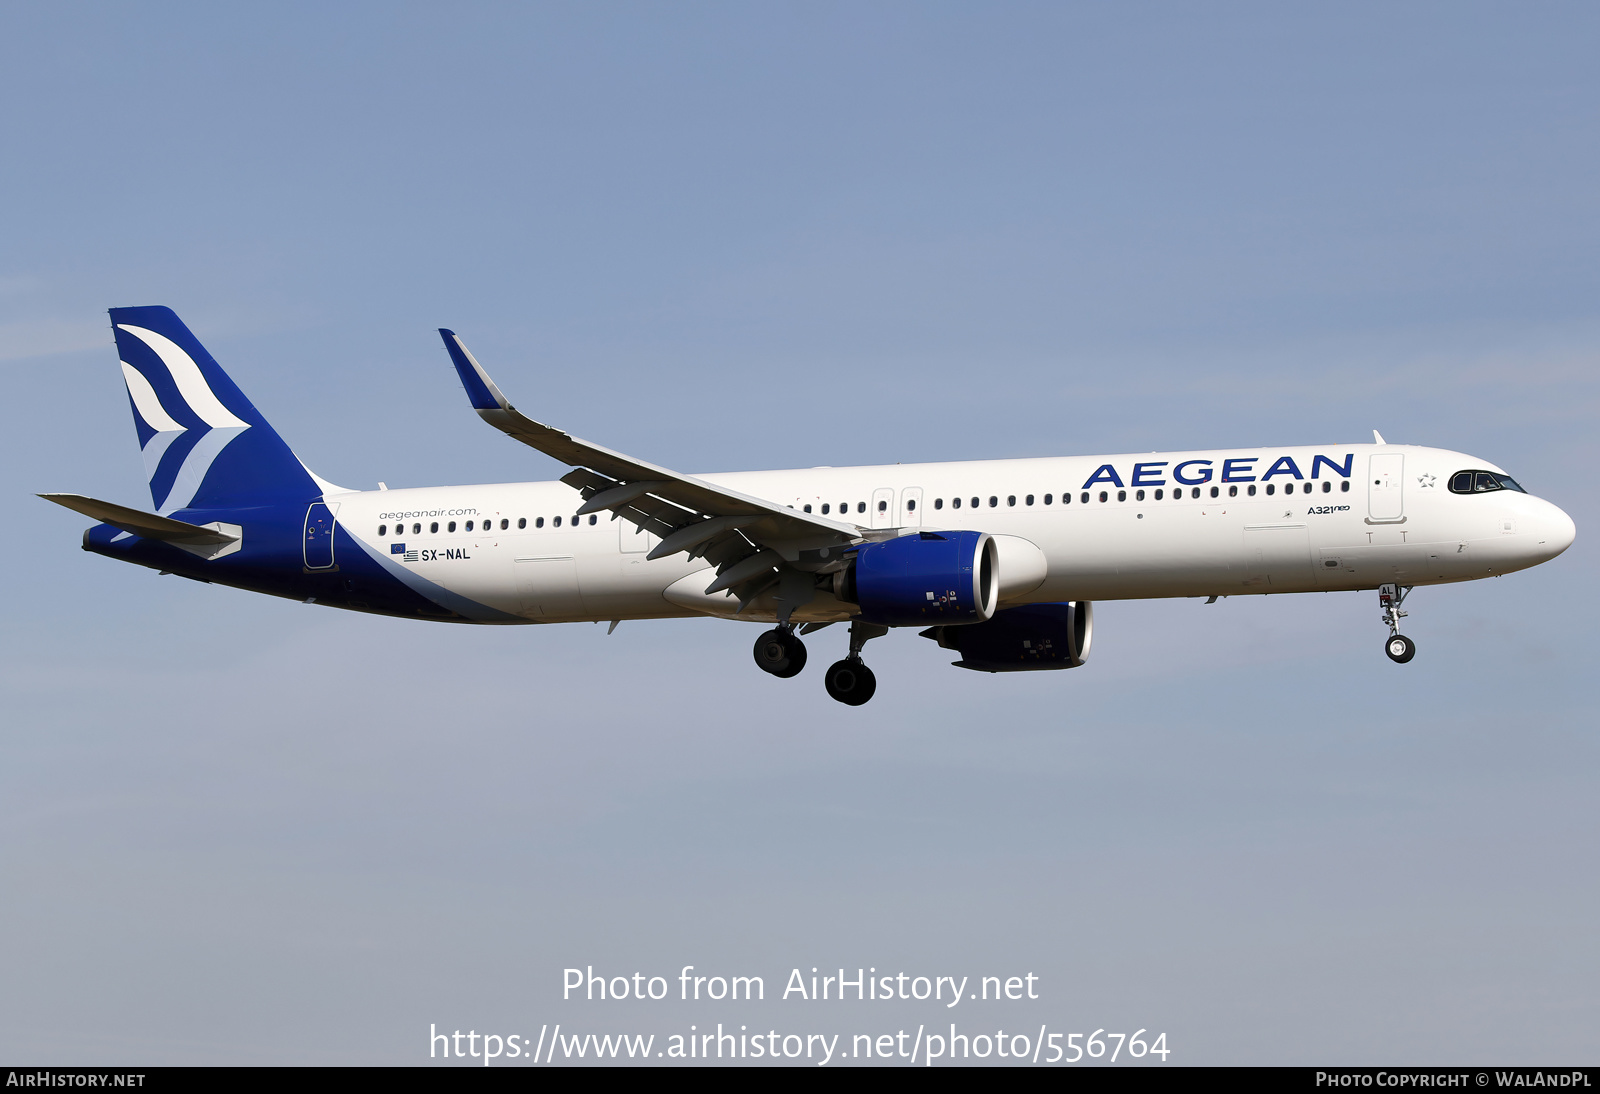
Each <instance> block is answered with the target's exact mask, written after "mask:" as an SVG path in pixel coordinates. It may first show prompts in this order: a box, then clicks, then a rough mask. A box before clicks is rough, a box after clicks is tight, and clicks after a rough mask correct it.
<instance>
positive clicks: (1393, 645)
mask: <svg viewBox="0 0 1600 1094" xmlns="http://www.w3.org/2000/svg"><path fill="white" fill-rule="evenodd" d="M1383 652H1384V653H1386V654H1388V655H1389V660H1391V661H1393V662H1394V663H1395V664H1397V665H1403V664H1405V663H1406V662H1407V661H1409V660H1411V659H1412V658H1413V657H1415V656H1416V655H1417V644H1416V643H1415V642H1413V641H1411V639H1409V638H1407V637H1406V636H1405V635H1403V634H1394V635H1390V636H1389V640H1388V641H1387V642H1385V643H1384V644H1383Z"/></svg>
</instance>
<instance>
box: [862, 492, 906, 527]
mask: <svg viewBox="0 0 1600 1094" xmlns="http://www.w3.org/2000/svg"><path fill="white" fill-rule="evenodd" d="M867 516H868V518H869V519H870V520H871V522H872V523H871V527H873V528H895V527H898V524H897V521H898V520H899V516H900V514H898V513H897V512H895V508H894V488H893V487H891V486H880V487H878V489H876V490H874V491H873V492H872V510H871V512H869V513H868V514H867Z"/></svg>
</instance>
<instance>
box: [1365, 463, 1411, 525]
mask: <svg viewBox="0 0 1600 1094" xmlns="http://www.w3.org/2000/svg"><path fill="white" fill-rule="evenodd" d="M1405 472H1406V458H1405V455H1404V453H1399V452H1395V453H1387V452H1385V453H1380V454H1378V455H1376V456H1372V457H1371V458H1370V459H1368V461H1367V519H1368V520H1373V521H1396V522H1398V521H1400V520H1403V519H1404V518H1405Z"/></svg>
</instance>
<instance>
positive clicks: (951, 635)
mask: <svg viewBox="0 0 1600 1094" xmlns="http://www.w3.org/2000/svg"><path fill="white" fill-rule="evenodd" d="M922 636H923V637H924V638H932V639H933V640H934V641H936V642H938V643H939V645H941V646H943V647H944V648H945V649H947V650H956V651H958V652H959V653H960V654H961V660H959V661H953V662H951V663H952V664H954V665H955V666H956V667H958V668H963V669H976V670H977V671H979V672H1029V671H1037V670H1041V669H1073V668H1077V667H1078V666H1079V665H1081V664H1083V663H1084V662H1085V661H1087V660H1088V659H1089V643H1090V641H1091V640H1092V639H1093V638H1094V605H1093V604H1091V603H1090V602H1089V601H1087V600H1069V601H1067V602H1066V603H1060V604H1026V605H1024V606H1022V607H1020V608H1006V609H1004V610H1003V611H999V612H996V613H995V614H994V618H993V619H990V620H988V621H987V622H983V623H976V624H973V625H972V626H969V627H949V626H939V627H929V628H928V629H927V630H925V631H923V632H922Z"/></svg>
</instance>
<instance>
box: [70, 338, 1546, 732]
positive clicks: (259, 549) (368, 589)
mask: <svg viewBox="0 0 1600 1094" xmlns="http://www.w3.org/2000/svg"><path fill="white" fill-rule="evenodd" d="M111 323H112V328H113V331H114V333H115V337H116V344H117V351H118V354H119V356H120V357H121V361H122V375H123V379H124V380H125V381H126V382H127V385H128V395H129V398H130V399H131V401H132V404H133V413H134V424H135V426H136V427H137V429H138V434H139V444H140V447H141V448H142V450H143V453H144V466H145V471H146V473H147V475H148V477H149V481H150V494H151V501H152V504H153V505H154V507H155V510H156V511H155V512H154V513H149V512H145V511H143V510H139V509H132V508H128V507H126V506H122V505H115V504H112V503H110V502H104V501H97V500H94V499H92V498H87V497H83V496H81V495H78V494H45V495H41V496H43V497H46V498H48V499H49V500H51V501H54V502H57V503H59V504H61V505H64V506H66V507H68V508H69V509H74V510H76V511H78V512H80V513H83V514H85V515H87V516H90V517H93V518H94V519H96V520H98V521H101V522H102V523H100V524H97V525H95V526H94V527H92V528H90V529H88V531H86V532H85V533H84V535H83V547H84V549H85V550H87V551H93V552H95V553H97V554H102V555H106V556H109V557H111V558H115V559H120V560H122V561H125V562H133V563H137V564H139V565H141V566H148V567H150V568H151V569H155V570H160V571H164V572H171V573H175V574H181V575H182V576H184V577H189V578H194V579H196V580H199V581H208V582H216V583H219V584H223V585H232V586H235V587H237V588H241V589H250V590H253V591H255V592H262V593H270V594H272V595H274V596H283V597H292V598H294V599H296V600H301V601H304V602H306V603H316V604H325V605H329V606H332V607H336V608H348V609H350V610H353V611H361V612H372V613H375V614H379V615H392V616H403V617H405V618H412V619H432V620H439V621H441V622H450V623H569V622H574V621H594V622H604V621H611V623H612V626H613V627H614V626H615V625H616V622H617V621H619V620H624V619H661V618H668V617H681V616H696V615H709V616H716V617H718V618H722V619H733V620H751V621H759V622H762V623H765V624H768V625H769V629H767V630H765V632H764V633H763V634H762V635H761V637H760V638H758V639H757V640H756V643H755V661H756V664H757V665H758V666H759V667H760V668H761V669H762V670H763V671H765V672H768V673H771V674H772V675H773V676H777V677H791V676H795V675H796V674H798V673H799V672H800V670H801V669H802V668H804V667H805V663H806V647H805V646H804V644H802V642H801V640H800V635H802V634H806V633H809V632H812V631H815V630H817V629H819V628H822V627H827V626H830V625H831V624H834V623H847V624H849V648H848V652H847V653H846V654H845V656H844V657H843V659H841V660H839V661H836V662H835V663H834V664H833V665H831V666H830V667H829V668H828V670H827V672H826V673H825V674H824V677H823V682H824V684H825V685H826V687H827V690H828V694H829V695H831V696H832V697H833V698H835V699H837V700H838V701H840V702H841V703H847V704H850V705H860V704H862V703H865V702H866V701H867V700H868V699H870V698H871V697H872V694H873V691H874V690H875V688H876V683H875V680H874V677H873V674H872V672H871V670H870V669H868V668H867V667H866V665H865V664H863V663H862V660H861V650H862V647H863V646H864V645H865V644H866V642H867V641H868V640H870V639H872V638H875V637H878V636H880V635H883V634H885V633H887V632H888V630H889V629H890V628H892V627H917V628H921V634H922V635H923V636H924V637H926V638H931V639H933V640H934V641H935V642H937V643H938V645H939V646H941V647H943V648H944V649H947V650H953V651H955V652H956V653H957V654H958V655H959V657H958V659H957V660H956V661H955V662H954V664H956V665H957V666H959V667H961V668H966V669H977V670H981V671H985V672H1013V671H1023V670H1038V669H1067V668H1073V667H1076V666H1078V665H1081V664H1083V663H1084V660H1085V659H1086V658H1087V657H1088V656H1089V645H1090V639H1091V637H1092V634H1093V618H1094V617H1093V607H1092V602H1093V601H1096V600H1126V599H1133V598H1146V597H1207V598H1210V599H1212V600H1214V599H1216V598H1218V597H1224V596H1237V595H1242V594H1250V593H1308V592H1331V591H1336V590H1348V591H1355V590H1371V589H1376V590H1377V591H1378V601H1379V605H1380V607H1381V609H1382V613H1383V621H1384V623H1385V624H1386V625H1387V627H1388V631H1389V637H1388V638H1387V639H1386V641H1385V644H1384V649H1385V651H1386V652H1387V653H1388V655H1389V657H1390V658H1391V659H1392V660H1394V661H1397V662H1400V663H1404V662H1407V661H1409V660H1411V658H1412V656H1413V654H1414V653H1415V651H1416V646H1415V644H1414V643H1413V642H1412V641H1411V639H1409V638H1407V637H1406V636H1404V635H1402V634H1401V633H1400V630H1399V621H1400V618H1401V617H1402V616H1404V615H1405V614H1406V613H1405V612H1404V611H1403V610H1401V605H1402V604H1403V603H1404V602H1405V598H1406V594H1407V593H1408V592H1410V591H1411V589H1412V588H1414V587H1415V586H1418V585H1441V584H1445V583H1448V582H1453V581H1471V580H1473V579H1475V578H1483V577H1492V576H1498V575H1501V574H1506V573H1510V572H1511V571H1513V570H1522V569H1526V568H1527V567H1530V566H1535V565H1537V564H1539V563H1541V562H1545V561H1547V560H1549V559H1552V558H1554V557H1555V556H1556V555H1559V554H1560V553H1561V552H1562V551H1564V550H1566V548H1567V547H1568V546H1569V545H1570V544H1571V543H1572V540H1573V535H1574V528H1573V523H1572V520H1571V519H1570V518H1569V517H1568V516H1567V514H1566V513H1564V512H1562V511H1561V510H1560V509H1559V508H1557V507H1556V506H1555V505H1553V504H1551V503H1550V502H1548V501H1543V500H1541V499H1539V498H1536V497H1533V496H1532V495H1530V494H1528V493H1527V492H1526V491H1524V490H1523V489H1522V487H1521V486H1519V485H1518V484H1517V483H1516V482H1515V481H1514V480H1513V479H1512V478H1511V477H1510V476H1509V475H1507V474H1506V473H1505V472H1504V471H1502V470H1501V469H1500V468H1499V467H1496V466H1495V465H1494V464H1492V463H1489V462H1488V461H1486V460H1483V459H1479V458H1478V457H1476V456H1468V455H1464V454H1462V453H1459V452H1450V451H1445V450H1442V449H1437V448H1419V447H1415V446H1409V445H1391V444H1386V443H1384V441H1383V438H1382V437H1381V436H1379V435H1378V434H1377V433H1376V431H1374V434H1373V437H1374V440H1375V441H1376V442H1377V443H1375V444H1342V445H1318V446H1313V447H1308V448H1236V449H1233V448H1230V449H1220V450H1216V451H1205V452H1155V453H1149V454H1145V455H1121V456H1116V455H1113V456H1066V457H1059V458H1049V459H1020V460H986V461H973V462H963V463H928V464H894V465H892V466H883V467H814V468H810V469H807V470H796V471H744V472H735V473H727V474H715V475H684V474H680V473H678V472H676V471H670V470H668V469H667V468H665V467H657V466H656V465H654V464H650V463H645V462H644V461H643V460H639V459H635V458H634V457H632V456H625V455H623V454H622V453H620V452H614V451H612V450H611V449H609V448H602V447H600V446H599V445H596V444H591V443H590V442H588V441H582V440H579V439H578V438H576V437H573V436H571V435H569V434H567V433H563V432H562V431H561V430H559V429H556V428H554V427H552V426H548V425H543V424H541V423H539V422H536V421H534V420H532V419H530V418H527V417H524V416H523V415H522V414H521V413H520V412H519V411H518V410H517V409H516V408H515V407H513V406H512V405H511V403H510V401H509V400H508V399H507V398H506V397H505V395H503V394H502V393H501V391H500V389H499V388H498V387H496V386H495V383H494V381H493V380H491V379H490V378H489V375H488V373H486V372H485V371H484V370H483V368H482V367H481V366H480V365H479V364H478V362H477V361H476V360H475V359H474V358H473V356H472V354H470V353H468V352H467V348H466V346H465V345H463V344H462V342H461V339H459V338H457V337H456V336H455V334H453V333H452V332H450V331H448V330H441V331H440V332H439V333H440V335H441V336H442V337H443V339H444V345H445V349H446V350H448V351H449V354H450V359H451V360H452V362H454V364H455V368H456V371H457V373H459V375H460V377H461V382H462V384H463V385H464V386H465V388H466V392H467V397H468V399H469V401H470V402H471V404H472V407H473V409H474V410H476V411H477V412H478V415H479V416H480V417H481V418H482V419H483V420H484V421H486V422H488V423H489V424H490V425H492V426H494V427H495V428H496V429H499V430H501V431H503V432H505V433H506V434H508V435H509V436H511V437H513V438H515V439H516V440H518V441H521V442H522V443H523V444H526V445H529V446H531V447H533V448H536V449H538V450H539V451H540V452H543V453H545V454H546V455H549V456H553V457H555V458H556V459H557V460H560V461H561V462H563V463H566V464H569V465H571V467H572V470H571V471H570V472H568V473H567V474H566V475H564V476H563V477H562V478H561V479H560V480H559V481H557V482H523V483H502V484H497V485H487V486H432V487H420V488H416V489H405V490H388V489H383V488H381V484H380V489H378V490H346V489H344V488H342V487H338V486H334V485H333V484H332V483H330V482H327V481H326V480H324V479H321V478H319V477H318V476H317V475H315V474H313V473H312V472H311V471H310V470H308V469H307V468H306V467H305V465H304V464H302V463H301V462H300V460H299V459H298V458H296V456H295V455H294V453H293V452H291V451H290V450H289V447H288V445H286V444H285V443H284V442H283V440H282V439H281V438H280V437H279V436H278V434H277V432H276V431H274V430H273V428H272V427H271V426H270V425H268V424H267V421H266V419H265V418H263V417H262V416H261V414H260V412H259V411H257V410H256V408H255V407H254V406H253V405H251V403H250V401H249V400H248V399H246V398H245V397H244V395H243V394H242V393H241V392H240V390H239V389H238V387H236V386H235V385H234V383H233V381H232V380H231V379H229V378H228V376H227V374H226V373H224V372H223V371H222V369H221V368H220V367H219V366H218V365H217V363H216V361H215V360H213V359H212V357H211V355H210V354H209V353H207V352H206V350H205V348H204V347H202V346H201V345H200V343H199V342H198V341H197V340H196V339H195V337H194V335H193V334H191V333H190V332H189V328H188V327H186V326H185V325H184V324H183V323H182V321H180V320H179V319H178V317H177V315H175V314H174V313H173V312H172V311H171V310H170V309H168V308H163V307H146V308H113V309H112V310H111Z"/></svg>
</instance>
